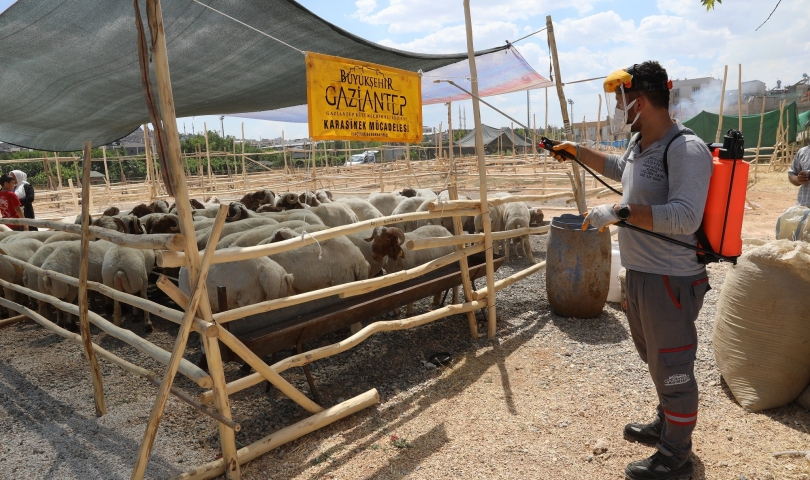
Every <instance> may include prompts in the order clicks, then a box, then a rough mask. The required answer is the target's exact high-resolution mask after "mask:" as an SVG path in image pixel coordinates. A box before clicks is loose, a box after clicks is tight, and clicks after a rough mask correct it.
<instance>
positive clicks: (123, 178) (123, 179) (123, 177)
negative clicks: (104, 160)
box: [115, 152, 127, 183]
mask: <svg viewBox="0 0 810 480" xmlns="http://www.w3.org/2000/svg"><path fill="white" fill-rule="evenodd" d="M115 158H116V159H118V169H119V170H121V182H120V183H126V181H127V176H126V175H124V161H123V160H121V153H120V152H115Z"/></svg>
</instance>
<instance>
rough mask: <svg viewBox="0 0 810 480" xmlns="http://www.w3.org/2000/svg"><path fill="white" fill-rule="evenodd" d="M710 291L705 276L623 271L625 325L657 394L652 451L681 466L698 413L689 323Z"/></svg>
mask: <svg viewBox="0 0 810 480" xmlns="http://www.w3.org/2000/svg"><path fill="white" fill-rule="evenodd" d="M710 289H711V287H710V286H709V278H708V276H707V275H706V273H705V272H703V273H701V274H698V275H691V276H688V277H675V276H667V275H656V274H652V273H643V272H638V271H633V270H628V271H627V320H628V322H629V323H630V333H631V334H632V336H633V342H634V343H635V345H636V350H638V354H639V356H641V359H642V360H643V361H644V362H645V363H646V364H647V366H648V368H649V370H650V375H651V376H652V380H653V383H654V384H655V390H656V392H657V393H658V401H659V403H658V416H659V417H660V419H661V420H662V424H663V431H662V433H661V441H660V442H659V443H658V450H659V451H661V453H663V454H664V455H667V456H674V457H676V458H677V459H678V460H679V462H683V461H685V460H686V458H687V457H688V456H689V453H690V452H691V450H692V431H693V430H694V429H695V424H696V423H697V414H698V386H697V382H696V381H695V352H696V350H697V342H698V338H697V330H696V329H695V320H696V319H697V316H698V313H700V308H701V307H702V306H703V297H704V296H705V295H706V292H708V291H709V290H710Z"/></svg>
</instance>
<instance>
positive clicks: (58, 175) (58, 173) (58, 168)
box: [53, 152, 62, 190]
mask: <svg viewBox="0 0 810 480" xmlns="http://www.w3.org/2000/svg"><path fill="white" fill-rule="evenodd" d="M53 158H54V161H55V162H56V178H57V180H58V181H59V190H62V167H61V166H60V165H59V154H58V153H56V152H53Z"/></svg>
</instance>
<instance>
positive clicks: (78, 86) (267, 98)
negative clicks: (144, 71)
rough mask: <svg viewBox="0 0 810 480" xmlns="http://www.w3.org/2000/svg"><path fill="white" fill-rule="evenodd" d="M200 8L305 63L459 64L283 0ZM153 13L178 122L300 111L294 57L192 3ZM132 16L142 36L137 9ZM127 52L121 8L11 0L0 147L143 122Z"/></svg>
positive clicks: (94, 137)
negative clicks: (323, 59)
mask: <svg viewBox="0 0 810 480" xmlns="http://www.w3.org/2000/svg"><path fill="white" fill-rule="evenodd" d="M201 1H203V2H204V3H205V4H206V5H210V6H211V7H213V8H216V9H217V10H220V11H222V12H223V13H226V14H228V15H230V16H232V17H234V18H236V19H238V20H240V21H242V22H245V23H246V24H248V25H250V26H252V27H254V28H256V29H258V30H260V31H261V32H264V33H266V34H269V35H272V36H273V37H275V38H278V39H281V40H283V41H284V42H286V43H288V44H290V45H292V46H294V47H295V48H297V49H300V50H303V51H310V52H318V53H323V54H327V55H335V56H340V57H346V58H352V59H357V60H361V61H366V62H370V63H378V64H382V65H387V66H391V67H396V68H401V69H404V70H410V71H418V70H423V71H430V70H434V69H436V68H439V67H443V66H445V65H449V64H452V63H455V62H458V61H460V60H464V59H465V58H467V55H466V54H453V55H427V54H417V53H410V52H403V51H400V50H395V49H391V48H388V47H383V46H381V45H377V44H374V43H371V42H369V41H367V40H364V39H362V38H360V37H357V36H355V35H352V34H351V33H349V32H347V31H345V30H342V29H340V28H338V27H336V26H334V25H332V24H330V23H328V22H326V21H324V20H322V19H321V18H319V17H318V16H316V15H315V14H313V13H312V12H310V11H308V10H307V9H305V8H304V7H302V6H301V5H299V4H298V3H296V2H294V1H292V0H201ZM161 4H162V9H163V19H164V26H165V31H166V44H167V48H168V53H169V66H170V70H171V79H172V89H173V92H174V103H175V111H176V114H177V116H178V117H187V116H194V115H218V114H230V113H241V112H255V111H259V110H273V109H278V108H284V107H290V106H293V105H302V104H305V103H306V102H307V94H306V70H305V64H304V55H303V54H302V53H301V52H299V51H296V50H295V49H293V48H290V47H289V46H286V45H283V44H281V43H279V42H277V41H275V40H272V39H270V38H267V37H266V36H264V35H261V34H259V33H257V32H255V31H253V30H251V29H249V28H247V27H245V26H243V25H240V24H238V23H236V22H234V21H233V20H230V19H228V18H225V17H223V16H222V15H220V14H218V13H216V12H213V11H211V10H210V9H207V8H205V7H203V6H201V5H199V4H197V3H195V2H193V1H191V0H163V1H162V2H161ZM140 5H141V14H142V15H143V17H144V18H143V22H144V25H145V26H146V25H148V23H147V20H146V18H145V16H146V6H145V1H143V0H142V1H141V3H140ZM459 12H461V5H460V4H459ZM146 34H147V36H148V35H149V32H148V27H147V33H146ZM136 42H137V33H136V29H135V20H134V9H133V5H132V1H131V0H117V1H107V2H99V1H90V0H19V1H18V2H17V3H15V4H14V5H12V6H11V7H10V8H9V9H8V10H6V11H5V12H4V13H3V14H2V15H0V106H2V108H1V109H0V141H4V142H8V143H11V144H14V145H19V146H23V147H29V148H35V149H40V150H59V151H69V150H80V149H81V148H82V147H83V146H84V142H85V141H88V140H90V141H92V142H93V144H94V145H103V144H106V143H109V142H112V141H114V140H117V139H119V138H121V137H124V136H126V135H127V134H128V133H130V132H132V131H133V130H135V129H136V128H138V126H139V125H141V124H143V123H146V122H148V121H149V115H148V112H147V110H146V104H145V101H144V95H143V90H142V86H141V79H140V68H139V66H138V50H137V43H136ZM505 48H506V46H505V45H504V46H503V47H499V48H496V49H492V50H488V51H483V52H478V53H477V54H479V55H480V54H484V53H489V52H494V51H498V50H503V49H505ZM152 72H153V77H154V69H152ZM153 85H155V86H156V85H157V84H156V81H155V80H154V78H153Z"/></svg>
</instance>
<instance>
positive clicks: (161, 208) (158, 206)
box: [149, 200, 169, 213]
mask: <svg viewBox="0 0 810 480" xmlns="http://www.w3.org/2000/svg"><path fill="white" fill-rule="evenodd" d="M149 208H150V209H151V210H152V212H153V213H169V203H168V202H166V201H165V200H155V201H154V202H152V203H150V204H149Z"/></svg>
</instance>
